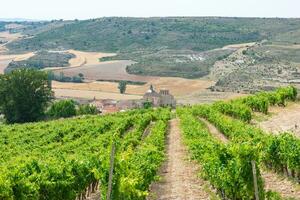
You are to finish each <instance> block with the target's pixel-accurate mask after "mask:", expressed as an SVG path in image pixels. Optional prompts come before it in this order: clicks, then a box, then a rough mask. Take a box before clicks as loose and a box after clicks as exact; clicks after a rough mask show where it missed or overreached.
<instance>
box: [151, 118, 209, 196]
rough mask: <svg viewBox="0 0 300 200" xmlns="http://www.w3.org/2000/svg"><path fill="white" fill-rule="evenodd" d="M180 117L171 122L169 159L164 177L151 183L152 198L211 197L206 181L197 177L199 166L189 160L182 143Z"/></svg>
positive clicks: (162, 172) (162, 175) (163, 173)
mask: <svg viewBox="0 0 300 200" xmlns="http://www.w3.org/2000/svg"><path fill="white" fill-rule="evenodd" d="M178 126H179V121H178V119H173V120H171V122H170V130H169V134H168V136H167V160H166V162H165V164H164V166H163V168H162V169H161V173H160V176H161V177H162V179H161V180H160V181H159V182H156V183H154V184H152V185H151V190H150V191H151V193H150V196H149V197H148V199H149V200H150V199H151V200H154V199H155V200H200V199H210V196H209V194H208V193H207V192H206V185H207V184H206V182H205V181H203V180H201V179H200V178H199V177H197V173H198V170H199V169H198V167H197V165H196V164H195V163H193V162H191V161H189V160H188V153H187V150H186V147H185V146H184V145H183V143H182V138H181V133H180V129H179V127H178Z"/></svg>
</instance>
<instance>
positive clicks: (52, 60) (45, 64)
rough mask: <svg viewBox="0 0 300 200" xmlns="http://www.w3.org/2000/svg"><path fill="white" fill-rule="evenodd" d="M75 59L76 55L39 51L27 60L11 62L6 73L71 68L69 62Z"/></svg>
mask: <svg viewBox="0 0 300 200" xmlns="http://www.w3.org/2000/svg"><path fill="white" fill-rule="evenodd" d="M74 57H75V55H74V54H71V53H58V52H49V51H39V52H37V53H36V54H35V55H34V56H32V57H30V58H28V59H27V60H22V61H12V62H10V63H9V65H8V66H7V68H6V69H5V72H6V73H8V72H11V71H12V70H15V69H20V68H34V69H43V68H49V67H58V66H60V67H67V66H69V60H70V59H71V58H74Z"/></svg>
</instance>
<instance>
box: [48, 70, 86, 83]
mask: <svg viewBox="0 0 300 200" xmlns="http://www.w3.org/2000/svg"><path fill="white" fill-rule="evenodd" d="M49 79H50V80H54V81H59V82H73V83H82V82H83V80H84V75H83V74H82V73H79V74H78V75H77V76H72V77H69V76H65V74H64V73H63V72H60V73H59V74H55V73H53V72H52V71H49Z"/></svg>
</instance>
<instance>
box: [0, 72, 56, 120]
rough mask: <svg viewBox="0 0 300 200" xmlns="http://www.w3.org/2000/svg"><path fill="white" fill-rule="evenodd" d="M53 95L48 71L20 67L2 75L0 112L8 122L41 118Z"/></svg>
mask: <svg viewBox="0 0 300 200" xmlns="http://www.w3.org/2000/svg"><path fill="white" fill-rule="evenodd" d="M52 97H53V93H52V91H51V87H50V85H49V81H48V74H47V73H46V72H42V71H36V70H33V69H18V70H14V71H12V72H11V73H8V74H5V75H1V76H0V112H1V113H2V114H4V116H5V119H6V121H7V122H8V123H24V122H33V121H36V120H38V119H40V118H41V117H42V116H43V115H44V111H45V109H46V106H47V104H48V102H49V101H50V100H51V99H52Z"/></svg>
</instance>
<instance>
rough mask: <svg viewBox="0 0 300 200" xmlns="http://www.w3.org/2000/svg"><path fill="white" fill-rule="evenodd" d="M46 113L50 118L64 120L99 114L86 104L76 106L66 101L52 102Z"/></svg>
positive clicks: (74, 103) (95, 109) (70, 101)
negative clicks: (77, 116)
mask: <svg viewBox="0 0 300 200" xmlns="http://www.w3.org/2000/svg"><path fill="white" fill-rule="evenodd" d="M46 113H47V116H49V117H51V118H66V117H73V116H76V115H94V114H98V113H99V112H98V110H97V108H96V107H95V106H92V105H88V104H85V105H78V106H76V102H75V101H73V100H69V99H67V100H60V101H56V102H54V103H53V104H52V105H51V107H50V108H49V110H48V111H47V112H46Z"/></svg>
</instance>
